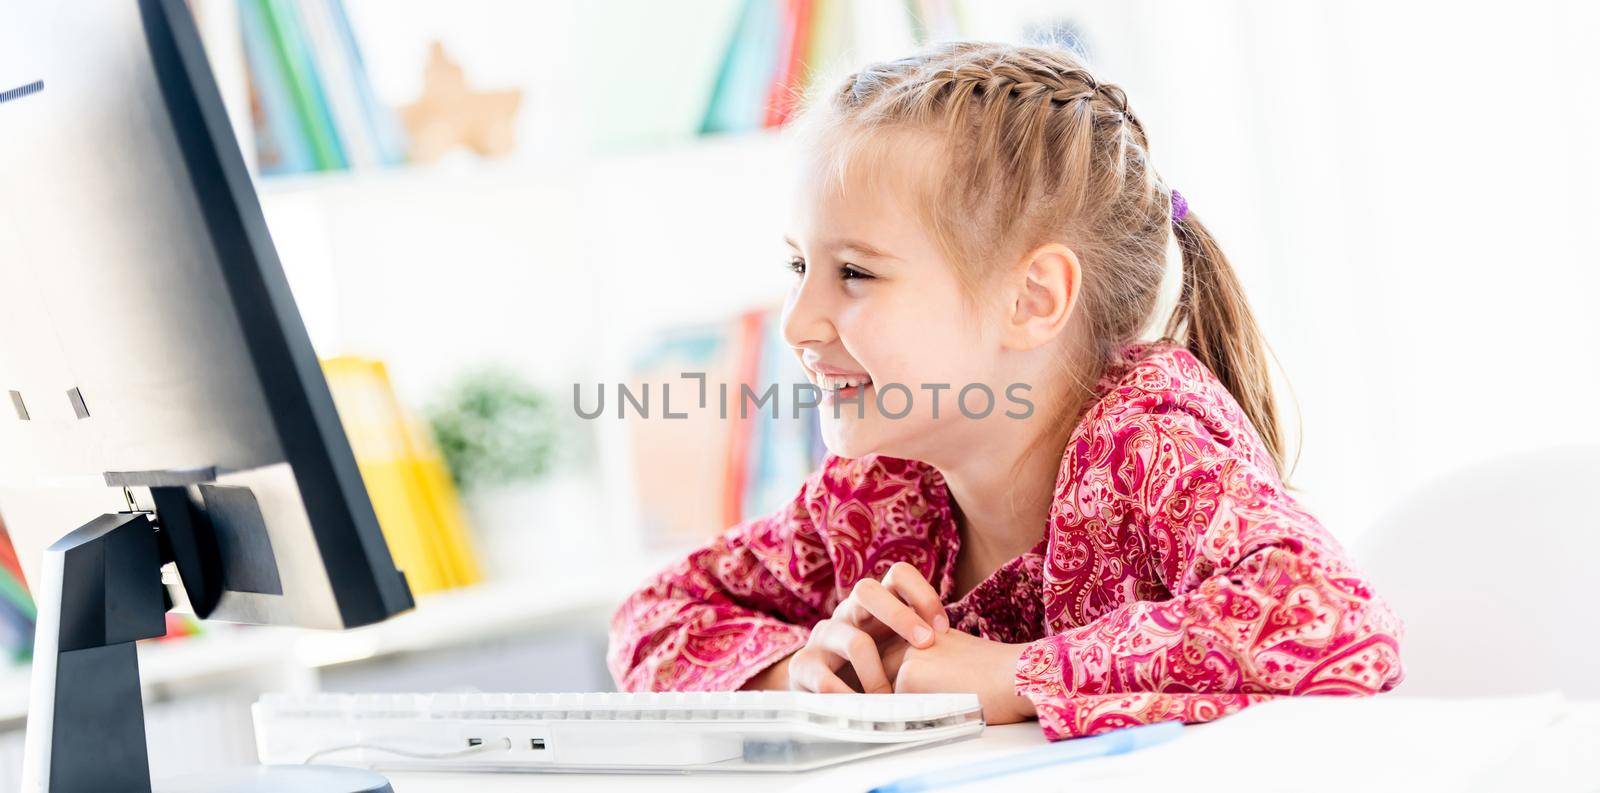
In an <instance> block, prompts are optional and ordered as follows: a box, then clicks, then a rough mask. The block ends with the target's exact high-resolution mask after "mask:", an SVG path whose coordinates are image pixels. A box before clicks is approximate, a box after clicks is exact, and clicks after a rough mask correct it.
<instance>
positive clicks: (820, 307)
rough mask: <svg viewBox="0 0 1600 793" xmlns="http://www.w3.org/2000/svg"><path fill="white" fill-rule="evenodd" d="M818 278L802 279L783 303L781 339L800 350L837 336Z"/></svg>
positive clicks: (827, 341)
mask: <svg viewBox="0 0 1600 793" xmlns="http://www.w3.org/2000/svg"><path fill="white" fill-rule="evenodd" d="M820 281H821V279H812V278H809V277H807V278H803V279H802V280H801V281H800V283H799V284H797V285H796V286H795V287H794V289H791V290H790V291H789V298H788V300H786V301H785V302H784V304H783V340H784V341H785V342H787V343H788V344H789V346H790V347H793V348H796V349H800V348H804V347H816V346H820V345H823V344H827V343H829V342H831V341H833V340H834V339H835V338H837V337H838V332H837V331H836V330H835V329H834V326H833V320H832V318H831V312H830V309H829V306H828V299H827V296H826V295H823V294H820V292H821V291H822V290H821V288H820V287H822V286H823V284H821V283H819V282H820Z"/></svg>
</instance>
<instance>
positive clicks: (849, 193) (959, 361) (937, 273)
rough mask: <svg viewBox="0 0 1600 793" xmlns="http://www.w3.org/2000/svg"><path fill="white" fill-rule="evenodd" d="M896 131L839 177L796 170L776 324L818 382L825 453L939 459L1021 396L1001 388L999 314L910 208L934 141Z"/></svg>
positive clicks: (925, 179) (966, 443)
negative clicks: (790, 272) (784, 292)
mask: <svg viewBox="0 0 1600 793" xmlns="http://www.w3.org/2000/svg"><path fill="white" fill-rule="evenodd" d="M895 142H896V143H900V144H902V145H899V146H894V147H888V146H885V147H884V148H885V150H884V151H882V152H880V153H879V154H880V156H879V157H876V158H873V159H872V160H871V162H870V164H869V163H867V162H866V161H864V160H863V161H860V162H858V163H853V164H852V167H851V168H850V169H849V170H848V172H847V176H846V179H845V180H844V182H843V184H841V183H840V180H839V178H838V177H837V175H836V174H835V173H834V172H831V171H828V170H826V169H824V168H815V169H813V171H812V172H811V173H809V174H808V175H807V176H805V177H804V178H803V179H802V181H801V190H800V195H799V201H798V202H797V205H796V206H797V212H796V217H795V220H794V222H793V224H792V225H791V229H790V233H789V235H788V238H787V241H788V242H789V245H790V253H789V255H790V267H791V268H792V269H794V270H795V273H796V274H795V282H794V285H793V286H792V287H791V289H790V291H789V296H788V300H787V301H786V302H785V305H784V320H783V331H784V338H785V340H786V341H787V342H788V343H789V345H790V346H791V347H792V348H793V349H794V351H795V354H796V355H797V356H798V357H799V359H800V362H801V363H802V364H803V365H804V366H805V368H806V371H807V373H808V375H809V376H810V378H811V382H812V383H814V384H815V385H817V386H818V387H819V388H821V389H822V395H823V396H822V404H821V406H820V408H819V409H820V411H821V413H822V428H823V433H822V434H823V438H824V440H825V441H826V442H827V444H828V448H829V449H830V450H831V451H832V452H833V453H835V454H838V455H840V456H842V457H850V458H854V457H861V456H863V455H867V454H885V455H888V456H892V457H904V458H910V459H917V460H923V461H927V462H933V463H935V464H937V463H938V462H939V461H940V460H941V459H945V458H948V457H949V456H950V454H952V453H954V451H955V450H959V449H961V448H964V447H965V448H970V447H971V444H970V440H971V439H972V434H973V433H975V432H981V431H982V430H981V428H983V427H984V426H987V425H990V423H991V422H992V421H994V420H996V419H999V420H1005V419H1004V418H1003V413H1004V412H1006V411H1007V410H1011V411H1018V410H1020V407H1019V405H1018V404H1017V403H1016V402H1014V401H1008V399H1007V392H1006V386H1007V385H1008V384H1009V383H1007V382H1005V380H1006V378H1005V377H1004V376H1003V374H1002V372H1001V369H1003V368H1004V367H1003V365H1002V363H1003V361H1004V356H1003V355H1002V354H1001V353H1002V350H1001V345H1000V342H999V340H998V338H997V336H998V333H997V329H996V327H995V324H996V323H995V322H994V319H995V318H993V317H988V316H986V315H985V313H984V310H983V309H981V308H975V307H974V302H973V301H970V300H968V299H967V297H966V294H965V290H964V289H963V286H962V284H961V282H960V281H959V280H958V279H957V277H956V271H955V268H954V267H953V266H952V264H951V263H950V262H948V261H946V259H945V256H944V254H943V253H942V251H941V249H940V247H939V246H938V244H937V243H936V241H935V240H934V238H933V237H932V236H931V234H930V233H929V232H927V231H925V230H924V229H923V227H922V226H921V224H920V222H919V217H920V216H919V214H918V213H917V211H916V210H915V208H914V204H913V200H914V198H915V196H917V195H918V191H920V190H922V189H923V188H924V187H925V186H926V185H928V184H930V181H929V180H930V178H931V177H932V176H933V174H932V173H931V172H930V170H929V169H930V167H937V164H938V156H937V155H936V154H935V153H934V147H933V146H932V145H929V144H923V145H918V144H917V141H916V140H915V139H911V138H905V137H900V136H897V139H896V141H895ZM985 388H986V389H987V395H986V394H985V392H984V389H985ZM963 389H966V390H967V393H966V399H965V402H964V404H965V406H966V407H967V409H968V411H969V412H971V413H972V414H975V415H976V414H980V413H983V412H985V410H986V409H987V410H988V413H989V416H988V418H986V419H979V420H974V419H972V418H968V417H967V416H966V415H964V414H963V412H962V410H961V409H960V405H958V403H957V400H958V398H960V396H961V395H962V392H963ZM1013 393H1014V394H1015V393H1020V395H1021V396H1022V397H1023V398H1026V396H1027V395H1026V392H1013Z"/></svg>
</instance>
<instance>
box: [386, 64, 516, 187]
mask: <svg viewBox="0 0 1600 793" xmlns="http://www.w3.org/2000/svg"><path fill="white" fill-rule="evenodd" d="M521 105H522V92H521V91H517V90H509V91H475V90H473V89H472V87H471V86H469V85H468V84H467V79H466V75H465V73H463V72H462V70H461V66H460V64H458V63H456V62H455V60H454V59H452V58H451V57H450V56H449V54H448V53H446V52H445V49H444V45H443V44H441V43H439V42H437V41H435V42H434V43H433V45H432V46H431V47H429V49H428V63H427V65H426V66H425V67H424V69H423V75H422V96H421V97H419V98H418V99H417V101H415V102H413V103H411V104H409V105H406V106H405V107H403V108H401V109H400V121H401V123H402V124H404V125H405V128H406V132H407V133H409V135H410V138H411V150H410V155H411V161H412V162H419V163H428V162H435V161H437V160H438V159H439V158H440V157H443V156H444V155H445V154H446V153H448V152H449V151H450V150H452V149H454V148H456V147H458V146H462V147H466V148H467V149H470V150H472V151H474V152H476V153H477V154H478V155H480V156H483V157H498V156H502V155H505V154H508V153H510V152H511V150H512V149H514V148H515V147H516V118H517V108H519V107H521Z"/></svg>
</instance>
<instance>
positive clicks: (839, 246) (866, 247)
mask: <svg viewBox="0 0 1600 793" xmlns="http://www.w3.org/2000/svg"><path fill="white" fill-rule="evenodd" d="M783 241H784V242H787V243H789V247H791V248H794V249H795V250H800V245H799V244H798V243H796V242H795V241H794V239H792V238H790V237H784V238H783ZM822 249H823V250H825V251H828V252H830V253H837V252H839V251H849V252H852V253H857V254H860V255H861V257H862V258H867V259H894V260H896V261H899V259H900V257H898V256H896V255H894V254H892V253H890V252H888V251H886V250H883V249H882V248H879V247H877V246H875V245H873V244H871V243H868V242H863V241H861V240H850V239H844V240H832V241H829V242H827V243H825V244H823V246H822Z"/></svg>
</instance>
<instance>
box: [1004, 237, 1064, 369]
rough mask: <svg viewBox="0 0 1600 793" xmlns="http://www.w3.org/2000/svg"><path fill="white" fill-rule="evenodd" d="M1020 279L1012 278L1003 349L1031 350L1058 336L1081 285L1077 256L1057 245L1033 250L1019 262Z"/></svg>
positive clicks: (1051, 244) (1052, 243)
mask: <svg viewBox="0 0 1600 793" xmlns="http://www.w3.org/2000/svg"><path fill="white" fill-rule="evenodd" d="M1019 275H1020V278H1014V279H1013V281H1012V283H1013V284H1014V285H1015V290H1014V291H1013V293H1012V294H1011V298H1012V299H1011V306H1010V309H1011V316H1010V318H1009V320H1008V321H1007V323H1006V328H1005V341H1004V343H1005V346H1006V347H1007V348H1008V349H1014V350H1032V349H1035V348H1037V347H1041V346H1043V345H1045V344H1048V343H1050V342H1051V341H1053V340H1054V339H1055V338H1057V337H1058V336H1060V335H1061V331H1062V330H1063V329H1065V328H1066V327H1067V320H1068V319H1069V318H1071V316H1072V309H1073V306H1075V305H1077V302H1078V292H1079V290H1080V289H1081V288H1082V285H1083V270H1082V268H1081V267H1080V266H1079V263H1078V254H1077V253H1074V252H1073V250H1072V249H1071V248H1068V247H1067V246H1065V245H1062V244H1060V243H1057V242H1051V243H1047V244H1045V245H1041V246H1039V247H1038V248H1035V249H1034V250H1033V252H1031V253H1029V254H1028V255H1027V258H1025V259H1024V260H1023V267H1022V270H1021V272H1020V273H1019Z"/></svg>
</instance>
